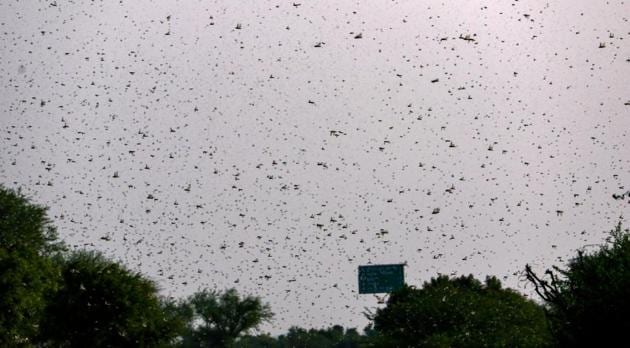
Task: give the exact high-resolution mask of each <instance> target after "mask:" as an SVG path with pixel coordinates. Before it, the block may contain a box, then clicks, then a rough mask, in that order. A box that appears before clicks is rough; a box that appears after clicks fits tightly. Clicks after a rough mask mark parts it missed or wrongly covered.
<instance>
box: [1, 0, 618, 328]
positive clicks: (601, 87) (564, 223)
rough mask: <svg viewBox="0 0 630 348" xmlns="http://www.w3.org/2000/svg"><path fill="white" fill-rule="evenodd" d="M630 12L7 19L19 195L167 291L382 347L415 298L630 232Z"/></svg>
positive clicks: (254, 4) (488, 8)
mask: <svg viewBox="0 0 630 348" xmlns="http://www.w3.org/2000/svg"><path fill="white" fill-rule="evenodd" d="M629 17H630V4H628V3H627V2H623V1H607V2H604V1H587V0H582V1H575V0H573V1H568V0H563V1H514V2H511V1H444V2H440V1H356V2H350V1H318V2H312V1H300V3H299V4H298V3H294V2H292V1H289V2H287V1H166V0H164V1H143V0H139V1H119V2H117V1H63V0H57V1H8V0H5V1H1V2H0V56H1V57H2V64H1V65H0V78H1V81H2V82H1V88H2V93H1V95H0V109H1V110H2V112H1V114H0V130H1V132H2V140H0V145H1V147H2V151H0V163H1V164H2V166H1V167H0V182H1V183H2V184H4V185H5V186H7V187H11V188H20V187H21V188H22V189H23V190H24V191H25V192H26V193H27V194H28V195H29V196H30V197H31V198H32V199H33V200H34V201H36V202H39V203H42V204H45V205H48V206H50V215H51V217H52V218H53V220H54V222H55V224H56V225H57V226H58V227H59V234H60V236H61V237H62V238H63V239H64V240H65V241H67V242H68V243H69V244H70V245H73V246H76V247H79V248H88V249H97V250H101V251H103V252H104V253H105V254H107V255H108V256H111V257H113V258H116V259H120V260H122V261H124V262H125V263H126V264H127V265H129V266H130V267H131V268H133V269H135V270H139V271H142V272H143V273H144V274H145V275H147V276H148V277H150V278H152V279H154V280H156V281H157V283H158V284H159V286H160V287H161V289H162V292H163V294H165V295H172V296H184V295H188V294H190V293H192V292H193V291H195V290H197V289H199V288H201V287H210V288H216V289H226V288H229V287H235V288H237V289H238V290H239V291H241V292H244V293H249V294H255V295H259V296H261V297H262V298H263V299H264V300H265V301H268V302H269V303H270V304H271V305H272V308H273V310H274V312H275V313H276V317H275V321H274V322H273V323H272V324H271V325H268V326H266V327H265V330H269V331H271V332H274V333H278V332H280V331H281V330H286V329H287V328H288V326H289V325H299V326H304V327H321V326H327V325H330V324H343V325H346V326H350V327H354V326H358V327H360V328H362V327H363V326H364V325H365V324H366V323H367V320H366V319H365V318H364V317H363V315H362V311H363V309H364V307H366V306H368V307H373V306H375V305H376V298H375V297H374V296H372V295H361V296H359V295H358V294H357V275H356V272H357V267H358V266H359V265H362V264H368V263H399V262H407V263H408V267H407V268H406V277H407V282H408V283H410V284H415V285H420V284H421V283H422V282H423V281H426V280H428V279H429V278H430V277H432V276H435V275H437V274H438V273H443V274H468V273H473V274H475V275H476V276H479V277H484V276H485V275H487V274H493V275H497V276H498V277H499V278H501V279H503V280H504V282H505V283H506V284H507V285H508V286H511V287H517V288H519V289H521V290H522V291H524V292H527V291H529V290H528V289H527V288H523V287H524V286H525V284H524V283H523V282H522V279H521V278H520V277H519V276H518V272H520V271H521V270H522V269H523V267H524V265H525V264H526V263H531V264H533V265H535V267H536V268H542V267H545V266H550V265H552V264H558V265H560V264H562V262H563V261H566V259H567V258H568V257H570V256H571V255H573V254H574V252H575V250H576V248H579V247H582V246H584V245H588V244H593V243H599V242H601V241H602V240H603V238H605V237H606V231H607V230H609V229H611V228H612V227H613V225H614V224H615V223H616V222H617V221H618V218H619V216H620V215H622V214H623V215H625V216H628V215H629V213H630V204H628V199H625V200H615V199H613V198H612V195H613V194H619V193H623V192H626V191H628V190H629V189H630V184H629V183H630V150H629V147H630V139H629V137H628V133H629V130H630V88H629V87H628V77H629V76H630V45H629V44H628V41H629V40H630V32H629V31H630V25H629V23H628V19H629Z"/></svg>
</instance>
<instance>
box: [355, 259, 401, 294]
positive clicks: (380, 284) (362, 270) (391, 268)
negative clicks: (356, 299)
mask: <svg viewBox="0 0 630 348" xmlns="http://www.w3.org/2000/svg"><path fill="white" fill-rule="evenodd" d="M404 266H405V265H404V264H394V265H368V266H359V294H378V293H383V292H392V291H395V290H398V289H400V288H402V287H403V285H404V284H405V271H404Z"/></svg>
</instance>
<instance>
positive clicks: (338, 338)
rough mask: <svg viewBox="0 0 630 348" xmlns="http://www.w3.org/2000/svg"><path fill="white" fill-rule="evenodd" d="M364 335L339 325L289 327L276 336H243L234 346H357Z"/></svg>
mask: <svg viewBox="0 0 630 348" xmlns="http://www.w3.org/2000/svg"><path fill="white" fill-rule="evenodd" d="M364 341H365V337H364V336H361V335H359V333H358V332H357V330H356V329H347V330H345V329H344V328H343V327H342V326H340V325H334V326H332V327H329V328H326V329H309V330H306V329H303V328H299V327H291V328H290V329H289V331H288V332H287V333H286V334H285V335H280V336H279V337H278V338H273V337H270V336H269V335H260V336H245V337H243V338H241V339H239V340H238V341H236V342H235V343H234V347H235V348H358V347H361V346H362V345H361V344H362V343H364Z"/></svg>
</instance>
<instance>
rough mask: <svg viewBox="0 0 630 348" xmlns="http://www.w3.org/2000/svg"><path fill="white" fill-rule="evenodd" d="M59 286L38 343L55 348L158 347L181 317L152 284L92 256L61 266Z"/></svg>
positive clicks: (77, 254)
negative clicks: (160, 296)
mask: <svg viewBox="0 0 630 348" xmlns="http://www.w3.org/2000/svg"><path fill="white" fill-rule="evenodd" d="M61 269H62V271H61V278H62V284H61V286H60V289H59V290H58V291H57V292H56V293H55V294H54V296H53V297H52V299H51V302H50V304H49V306H48V307H47V308H46V313H45V320H44V321H43V322H42V330H41V331H42V333H41V337H40V340H41V341H42V343H44V344H46V345H52V346H55V347H160V346H165V345H167V344H170V343H172V341H173V340H174V339H175V337H176V336H177V335H178V334H179V332H178V330H179V329H183V327H184V324H185V322H186V320H185V316H182V315H181V312H180V310H179V309H178V308H177V307H176V306H175V305H174V304H173V303H172V302H169V301H163V300H161V299H160V298H159V297H158V295H157V289H156V286H155V284H154V283H153V282H152V281H150V280H148V279H145V278H144V277H142V275H140V274H139V273H135V272H132V271H129V270H127V269H126V268H125V267H124V266H122V265H120V264H119V263H116V262H113V261H110V260H108V259H107V258H105V257H104V256H103V255H101V254H99V253H97V252H88V251H79V252H75V253H73V254H71V255H70V256H69V257H67V258H65V259H64V260H62V262H61Z"/></svg>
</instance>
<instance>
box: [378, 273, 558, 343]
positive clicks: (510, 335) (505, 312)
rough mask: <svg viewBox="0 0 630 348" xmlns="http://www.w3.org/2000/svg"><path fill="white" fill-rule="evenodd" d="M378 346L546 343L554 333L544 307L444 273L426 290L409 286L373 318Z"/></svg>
mask: <svg viewBox="0 0 630 348" xmlns="http://www.w3.org/2000/svg"><path fill="white" fill-rule="evenodd" d="M371 318H372V319H373V320H374V330H375V331H376V332H378V333H379V334H380V336H376V339H375V342H377V343H376V344H374V346H389V347H543V346H546V345H548V343H549V339H550V338H549V331H548V328H547V324H546V321H545V317H544V313H543V310H542V309H541V308H540V307H539V306H538V305H536V304H535V303H534V302H532V301H529V300H527V299H526V298H524V297H523V296H522V295H520V294H518V293H516V292H514V291H512V290H510V289H502V288H501V283H500V281H499V280H498V279H496V278H494V277H492V278H487V279H486V282H485V284H482V283H481V282H480V281H478V280H476V279H475V278H473V276H472V275H470V276H467V277H464V276H462V277H459V278H449V277H447V276H439V277H437V278H433V279H431V281H430V282H427V283H425V284H424V286H423V288H422V289H416V288H413V287H409V286H405V287H404V288H403V289H400V290H399V291H396V292H394V293H392V294H391V295H390V297H389V299H388V301H387V306H386V307H385V308H381V309H378V310H377V311H376V313H375V314H374V315H372V316H371Z"/></svg>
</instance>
